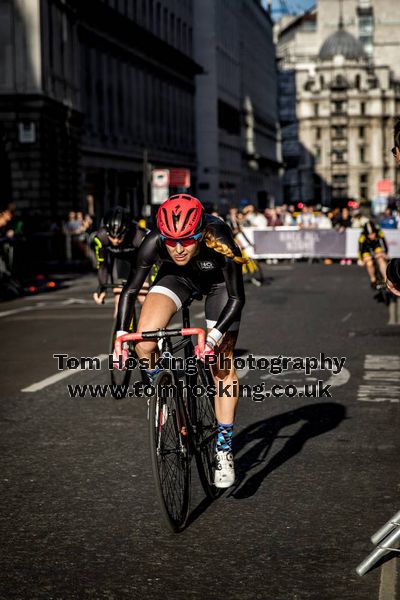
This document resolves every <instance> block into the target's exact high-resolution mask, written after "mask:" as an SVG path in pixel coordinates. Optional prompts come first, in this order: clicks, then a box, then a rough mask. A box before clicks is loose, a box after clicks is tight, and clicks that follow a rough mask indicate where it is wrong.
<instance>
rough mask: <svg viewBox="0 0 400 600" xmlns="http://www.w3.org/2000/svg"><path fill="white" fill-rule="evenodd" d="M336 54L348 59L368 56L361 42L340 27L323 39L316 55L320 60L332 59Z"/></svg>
mask: <svg viewBox="0 0 400 600" xmlns="http://www.w3.org/2000/svg"><path fill="white" fill-rule="evenodd" d="M338 54H341V55H342V56H344V57H345V58H347V59H350V60H359V59H366V58H368V57H367V54H366V52H365V50H364V48H363V46H362V44H361V42H360V41H359V40H358V39H357V38H355V37H354V35H351V33H349V32H348V31H345V30H344V29H343V28H342V27H339V29H338V31H335V33H333V34H332V35H330V36H329V37H328V38H327V39H326V40H325V42H324V43H323V44H322V46H321V49H320V51H319V55H318V57H319V59H320V60H332V59H333V57H334V56H336V55H338Z"/></svg>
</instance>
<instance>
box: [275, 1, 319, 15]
mask: <svg viewBox="0 0 400 600" xmlns="http://www.w3.org/2000/svg"><path fill="white" fill-rule="evenodd" d="M283 4H285V5H286V6H287V7H288V9H289V10H290V12H291V14H299V13H302V12H304V11H305V10H308V9H309V8H311V7H312V6H314V5H315V4H316V0H272V8H273V11H274V12H275V11H276V10H277V9H280V8H281V6H282V5H283ZM275 15H276V13H275ZM275 15H274V16H275Z"/></svg>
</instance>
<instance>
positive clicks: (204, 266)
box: [197, 260, 215, 271]
mask: <svg viewBox="0 0 400 600" xmlns="http://www.w3.org/2000/svg"><path fill="white" fill-rule="evenodd" d="M197 266H198V267H199V269H201V270H202V271H210V270H211V269H215V265H214V263H212V262H210V261H209V260H198V261H197Z"/></svg>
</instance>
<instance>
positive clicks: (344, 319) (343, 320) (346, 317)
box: [342, 313, 353, 323]
mask: <svg viewBox="0 0 400 600" xmlns="http://www.w3.org/2000/svg"><path fill="white" fill-rule="evenodd" d="M352 314H353V313H348V314H347V315H346V316H345V317H343V319H342V323H345V322H346V321H348V320H349V319H350V317H351V315H352Z"/></svg>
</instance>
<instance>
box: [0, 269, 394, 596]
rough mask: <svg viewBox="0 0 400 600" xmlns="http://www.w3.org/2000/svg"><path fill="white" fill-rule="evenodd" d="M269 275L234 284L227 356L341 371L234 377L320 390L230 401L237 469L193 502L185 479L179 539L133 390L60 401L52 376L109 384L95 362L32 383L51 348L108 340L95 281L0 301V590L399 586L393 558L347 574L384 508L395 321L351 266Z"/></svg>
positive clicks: (359, 592) (292, 592) (262, 590)
mask: <svg viewBox="0 0 400 600" xmlns="http://www.w3.org/2000/svg"><path fill="white" fill-rule="evenodd" d="M267 274H268V276H269V279H268V281H267V284H266V285H264V286H263V287H262V288H255V287H253V286H252V285H251V284H250V285H249V286H248V287H247V288H246V289H247V302H246V307H245V313H244V316H243V326H242V330H241V334H240V338H239V343H238V347H239V353H240V354H241V355H242V356H245V355H246V354H247V353H248V352H251V353H253V354H254V355H259V356H279V355H282V356H287V357H306V356H319V355H320V353H324V354H325V355H326V356H330V357H346V363H345V365H344V369H343V370H342V372H341V373H340V375H337V376H335V377H332V375H331V373H330V372H329V371H327V370H322V369H320V370H319V371H317V372H313V373H312V374H310V375H309V376H308V377H309V378H308V379H306V378H305V376H304V374H302V372H301V371H288V372H287V373H285V374H283V375H275V376H274V377H272V378H271V377H269V376H268V373H267V372H265V371H249V372H248V373H247V374H246V373H245V372H244V373H242V374H243V375H244V377H243V379H242V382H243V383H250V384H256V383H259V382H260V381H263V382H265V383H267V384H268V385H272V384H273V383H280V382H284V383H295V384H297V385H302V384H304V383H305V382H306V383H307V382H308V383H310V382H313V381H314V380H315V378H316V379H321V380H323V381H325V382H327V381H328V380H329V383H331V384H332V385H333V387H332V388H331V393H332V398H326V397H323V398H304V397H303V398H285V397H283V398H279V399H271V398H270V399H268V400H265V401H263V402H254V401H253V400H252V399H251V398H247V399H246V398H244V399H242V400H241V402H240V407H239V411H238V418H237V426H236V428H235V436H234V448H235V455H236V465H237V471H238V478H237V483H236V484H235V486H234V487H233V488H231V489H230V490H228V491H227V492H226V493H225V494H224V496H223V497H222V498H220V499H219V500H218V501H217V502H215V503H213V504H212V505H209V504H207V502H205V501H204V497H203V495H202V492H201V489H200V486H199V483H198V481H197V479H196V478H194V481H193V488H194V489H193V498H192V507H193V511H194V512H193V517H192V522H191V523H190V525H189V527H188V528H187V529H186V530H185V531H184V532H183V533H181V534H179V535H174V534H170V533H169V532H168V531H166V529H165V528H164V526H163V523H162V521H161V518H160V512H159V509H158V505H157V502H156V499H155V496H154V491H153V481H152V477H151V473H150V466H149V458H148V446H147V421H146V406H145V402H144V401H143V400H141V401H139V400H138V399H126V400H119V401H118V400H114V399H112V398H110V397H108V398H104V399H90V398H85V399H71V398H70V397H69V395H68V391H67V384H68V383H70V384H77V383H107V382H108V379H107V371H106V369H105V368H104V369H103V370H102V371H88V370H86V371H70V372H69V373H70V375H69V377H67V378H65V379H63V380H60V381H57V382H55V383H49V380H48V379H47V378H49V377H51V376H53V375H56V374H57V373H58V370H57V362H56V361H55V359H54V358H53V357H52V355H53V354H54V353H64V354H68V355H70V356H97V355H99V354H102V353H107V352H108V338H109V329H110V324H111V319H112V306H111V304H107V305H105V306H103V307H97V306H95V305H94V303H92V301H91V296H90V292H91V290H92V288H94V278H93V277H83V278H78V279H76V280H73V281H71V282H69V283H68V284H67V285H66V286H65V288H64V289H62V290H60V291H56V292H53V293H51V294H48V295H40V296H37V297H35V298H28V299H21V300H16V301H13V302H8V303H3V304H1V305H0V328H1V329H0V331H1V339H2V342H3V343H2V344H1V350H0V364H1V373H2V375H1V390H0V392H1V400H0V418H1V421H0V423H1V441H0V444H1V450H0V452H1V454H0V456H1V472H0V482H1V485H0V511H1V512H0V533H1V550H0V552H1V565H0V567H1V570H0V598H2V599H3V598H4V599H9V598H10V599H11V598H18V599H23V600H25V599H29V600H31V599H36V598H46V599H68V600H69V599H75V598H76V599H81V598H101V599H103V598H104V599H120V598H121V599H125V598H129V599H136V598H140V599H141V598H146V599H149V600H152V599H158V598H167V599H174V600H181V599H182V600H183V599H185V600H187V599H192V598H193V599H196V598H201V599H204V598H207V599H214V598H215V599H217V598H218V599H219V598H221V597H227V598H230V599H232V600H234V599H241V600H242V599H243V600H247V599H249V600H253V599H262V600H308V599H313V600H321V599H324V600H375V599H376V600H378V599H381V600H383V599H384V600H394V599H395V598H400V595H398V596H396V593H395V592H394V588H395V586H396V583H397V582H396V578H397V572H396V569H397V563H396V559H392V560H390V561H387V562H385V563H384V564H383V565H382V566H381V565H380V566H378V567H377V568H375V569H374V570H372V571H371V572H370V573H368V574H367V575H365V576H364V577H362V578H360V577H358V576H357V574H356V573H355V567H356V566H357V564H358V563H359V562H360V561H361V560H362V559H363V558H364V557H365V556H366V555H367V554H368V553H369V552H370V551H371V550H372V545H371V542H370V541H369V538H370V536H371V534H372V533H374V531H375V530H376V529H378V528H379V527H380V526H381V525H382V524H383V523H384V522H385V521H387V520H388V519H389V518H390V517H391V516H392V515H393V514H394V513H395V512H397V510H399V509H400V506H399V487H400V479H399V472H398V452H399V435H398V431H399V425H400V422H399V420H400V419H399V413H400V405H399V400H400V393H399V392H400V375H399V373H400V368H399V367H400V348H399V335H400V326H399V325H388V320H389V318H388V310H387V308H386V307H385V306H383V305H382V304H378V303H377V302H376V301H375V300H374V299H373V295H372V292H371V290H370V289H369V286H368V282H367V279H366V274H365V273H364V272H363V271H362V270H361V269H359V268H357V267H355V266H352V267H349V266H338V265H337V266H334V265H333V266H323V265H309V264H295V265H284V266H277V267H268V269H267ZM201 312H202V306H201V304H195V305H194V306H193V314H194V315H197V317H196V318H195V319H194V322H195V323H196V324H200V323H201V322H202V317H201ZM263 378H264V379H263ZM312 378H314V379H312ZM41 382H42V383H41ZM43 382H44V383H46V382H47V383H48V385H46V386H45V387H42V389H38V391H34V392H32V391H22V390H24V389H26V388H28V389H29V388H30V387H31V386H32V384H35V383H39V384H40V385H39V387H40V386H41V385H43ZM31 389H32V388H31ZM398 587H399V586H398Z"/></svg>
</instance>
